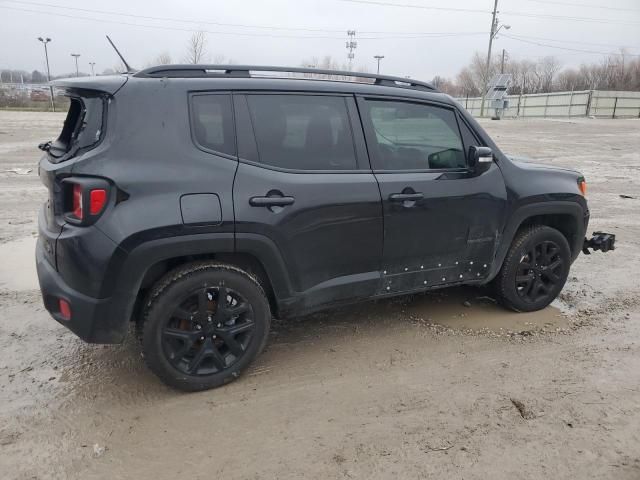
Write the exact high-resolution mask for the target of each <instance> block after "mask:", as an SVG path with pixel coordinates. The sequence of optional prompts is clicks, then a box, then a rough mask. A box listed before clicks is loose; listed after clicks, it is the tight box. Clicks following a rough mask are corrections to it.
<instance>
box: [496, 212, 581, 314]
mask: <svg viewBox="0 0 640 480" xmlns="http://www.w3.org/2000/svg"><path fill="white" fill-rule="evenodd" d="M570 265H571V250H570V248H569V243H568V242H567V239H566V238H565V237H564V235H563V234H562V233H560V232H559V231H558V230H556V229H555V228H551V227H547V226H543V225H534V226H531V227H526V228H524V229H522V230H521V231H520V232H519V233H518V234H517V235H516V238H515V239H514V240H513V243H512V244H511V248H510V249H509V252H508V253H507V257H506V258H505V260H504V263H503V265H502V269H501V270H500V272H499V273H498V275H497V277H496V279H495V285H496V291H497V294H498V298H499V300H500V302H501V303H502V304H503V305H504V306H506V307H508V308H510V309H512V310H515V311H517V312H532V311H535V310H540V309H543V308H544V307H546V306H547V305H549V304H550V303H551V302H552V301H553V300H554V299H555V298H556V297H557V296H558V294H559V293H560V291H561V290H562V287H564V284H565V282H566V281H567V276H568V275H569V267H570Z"/></svg>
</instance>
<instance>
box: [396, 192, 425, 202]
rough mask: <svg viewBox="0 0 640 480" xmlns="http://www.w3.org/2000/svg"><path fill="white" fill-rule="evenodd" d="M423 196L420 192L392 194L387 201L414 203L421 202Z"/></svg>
mask: <svg viewBox="0 0 640 480" xmlns="http://www.w3.org/2000/svg"><path fill="white" fill-rule="evenodd" d="M423 198H424V195H423V194H422V193H420V192H416V193H392V194H391V195H389V200H391V201H392V202H415V201H416V200H422V199H423Z"/></svg>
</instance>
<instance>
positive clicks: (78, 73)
mask: <svg viewBox="0 0 640 480" xmlns="http://www.w3.org/2000/svg"><path fill="white" fill-rule="evenodd" d="M71 56H72V57H73V58H75V59H76V77H79V76H80V72H79V71H78V57H79V56H80V54H79V53H72V54H71Z"/></svg>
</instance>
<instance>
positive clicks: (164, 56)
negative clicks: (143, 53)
mask: <svg viewBox="0 0 640 480" xmlns="http://www.w3.org/2000/svg"><path fill="white" fill-rule="evenodd" d="M154 63H155V64H156V65H169V64H170V63H171V55H170V54H169V52H162V53H161V54H160V55H158V56H157V57H156V59H155V61H154Z"/></svg>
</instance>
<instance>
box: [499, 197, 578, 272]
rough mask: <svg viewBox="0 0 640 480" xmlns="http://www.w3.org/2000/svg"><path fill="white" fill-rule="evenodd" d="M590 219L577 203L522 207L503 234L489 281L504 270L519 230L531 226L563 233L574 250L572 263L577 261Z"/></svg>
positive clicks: (551, 202)
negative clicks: (505, 261) (542, 226)
mask: <svg viewBox="0 0 640 480" xmlns="http://www.w3.org/2000/svg"><path fill="white" fill-rule="evenodd" d="M588 220H589V213H588V211H585V209H584V208H583V207H582V205H580V204H579V203H576V202H563V201H550V202H542V203H533V204H528V205H524V206H521V207H519V208H518V209H516V210H515V211H514V212H513V213H512V214H511V216H510V218H509V221H508V222H507V225H506V227H505V229H504V231H503V233H502V236H501V241H500V243H499V246H498V248H497V250H496V255H495V261H494V262H493V266H492V269H491V273H490V275H489V277H488V280H492V279H493V278H494V277H495V276H496V275H497V274H498V272H499V271H500V268H501V267H502V264H503V262H504V259H505V257H506V255H507V252H508V251H509V247H510V246H511V243H512V242H513V239H514V238H515V236H516V235H517V233H518V231H520V230H521V229H522V228H526V227H528V226H531V225H546V226H549V227H552V228H555V229H556V230H558V231H559V232H560V233H562V234H563V235H564V237H565V238H566V239H567V242H568V243H569V248H570V249H571V261H574V260H575V259H576V258H577V256H578V255H579V254H580V252H581V250H582V243H583V240H584V235H585V232H586V230H587V224H588Z"/></svg>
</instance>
